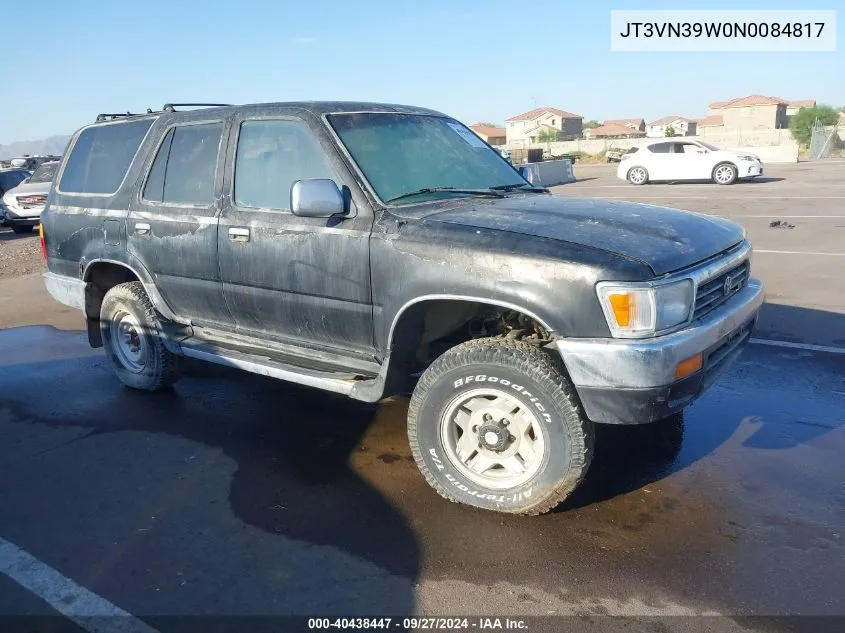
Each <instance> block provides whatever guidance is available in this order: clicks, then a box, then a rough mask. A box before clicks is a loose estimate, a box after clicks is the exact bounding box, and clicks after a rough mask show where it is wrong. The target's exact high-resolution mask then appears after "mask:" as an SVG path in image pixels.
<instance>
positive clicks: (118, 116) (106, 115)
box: [97, 108, 154, 123]
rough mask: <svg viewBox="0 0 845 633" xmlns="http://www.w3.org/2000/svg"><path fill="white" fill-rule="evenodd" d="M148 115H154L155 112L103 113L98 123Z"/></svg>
mask: <svg viewBox="0 0 845 633" xmlns="http://www.w3.org/2000/svg"><path fill="white" fill-rule="evenodd" d="M146 114H154V112H153V110H152V109H150V108H147V111H146V112H143V113H141V112H119V113H108V112H107V113H103V114H98V115H97V123H100V122H102V121H114V120H115V119H125V118H126V117H132V116H144V115H146Z"/></svg>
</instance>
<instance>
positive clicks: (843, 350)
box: [750, 338, 845, 354]
mask: <svg viewBox="0 0 845 633" xmlns="http://www.w3.org/2000/svg"><path fill="white" fill-rule="evenodd" d="M750 342H751V343H756V344H757V345H769V346H771V347H788V348H790V349H806V350H808V351H811V352H830V353H831V354H845V347H831V346H829V345H813V344H812V343H792V342H790V341H773V340H770V339H767V338H752V339H750Z"/></svg>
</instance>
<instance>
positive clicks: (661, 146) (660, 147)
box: [648, 143, 672, 154]
mask: <svg viewBox="0 0 845 633" xmlns="http://www.w3.org/2000/svg"><path fill="white" fill-rule="evenodd" d="M648 149H649V151H650V152H651V153H652V154H669V153H671V151H672V143H658V144H657V145H652V146H651V147H649V148H648Z"/></svg>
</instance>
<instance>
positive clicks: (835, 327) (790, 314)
mask: <svg viewBox="0 0 845 633" xmlns="http://www.w3.org/2000/svg"><path fill="white" fill-rule="evenodd" d="M754 336H755V337H756V338H769V339H774V340H777V341H789V342H792V343H811V344H814V345H829V346H833V347H837V346H838V347H845V313H841V312H830V311H828V310H813V309H811V308H801V307H796V306H790V305H782V304H779V303H771V302H768V301H767V302H766V303H764V304H763V308H762V310H761V311H760V319H759V321H758V322H757V328H756V329H755V330H754Z"/></svg>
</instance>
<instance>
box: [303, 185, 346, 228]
mask: <svg viewBox="0 0 845 633" xmlns="http://www.w3.org/2000/svg"><path fill="white" fill-rule="evenodd" d="M290 210H291V211H292V212H293V214H294V215H298V216H300V217H303V218H330V217H332V216H335V215H345V214H346V205H345V201H344V199H343V194H342V193H341V192H340V189H339V188H338V186H337V184H336V183H335V181H334V180H329V179H325V178H312V179H310V180H297V181H296V182H295V183H293V185H292V186H291V188H290Z"/></svg>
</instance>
